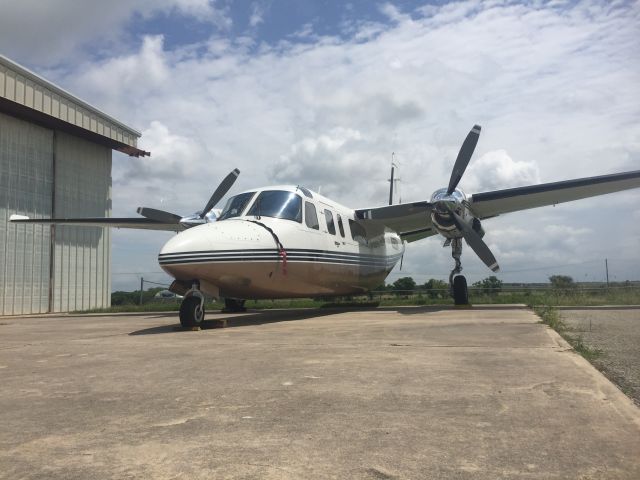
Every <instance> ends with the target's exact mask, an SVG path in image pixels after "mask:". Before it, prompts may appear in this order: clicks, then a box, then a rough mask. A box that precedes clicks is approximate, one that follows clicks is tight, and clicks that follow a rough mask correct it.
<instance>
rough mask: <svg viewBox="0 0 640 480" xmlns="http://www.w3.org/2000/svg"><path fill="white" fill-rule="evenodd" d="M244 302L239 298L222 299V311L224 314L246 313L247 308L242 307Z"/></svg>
mask: <svg viewBox="0 0 640 480" xmlns="http://www.w3.org/2000/svg"><path fill="white" fill-rule="evenodd" d="M244 302H245V300H241V299H239V298H225V299H224V308H223V309H222V311H223V312H224V313H240V312H246V311H247V308H246V307H245V306H244Z"/></svg>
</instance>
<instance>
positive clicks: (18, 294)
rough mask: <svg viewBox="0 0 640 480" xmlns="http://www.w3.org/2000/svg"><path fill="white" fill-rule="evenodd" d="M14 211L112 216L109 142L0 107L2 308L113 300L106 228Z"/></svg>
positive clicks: (55, 308) (77, 306) (74, 306)
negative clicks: (26, 220)
mask: <svg viewBox="0 0 640 480" xmlns="http://www.w3.org/2000/svg"><path fill="white" fill-rule="evenodd" d="M54 179H55V181H54ZM14 213H18V214H21V215H28V216H30V217H32V218H47V217H104V216H110V214H111V149H110V148H108V147H105V146H102V145H97V144H95V143H92V142H89V141H87V140H84V139H82V138H79V137H75V136H72V135H69V134H67V133H64V132H60V131H56V130H50V129H46V128H42V127H39V126H37V125H34V124H32V123H30V122H27V121H24V120H20V119H16V118H13V117H11V116H8V115H4V114H2V113H0V260H1V265H2V267H0V313H1V314H3V315H20V314H26V313H45V312H50V311H51V312H64V311H73V310H86V309H90V308H99V307H107V306H109V305H110V304H111V276H110V251H111V235H110V231H109V229H103V228H99V227H70V226H61V225H58V226H56V227H50V226H48V225H33V224H31V225H17V224H13V223H9V222H8V220H9V217H10V216H11V215H12V214H14ZM52 231H53V232H54V239H55V241H54V242H53V243H52V242H51V232H52ZM52 252H53V257H52V256H51V254H52ZM52 268H53V270H52ZM52 273H53V274H52Z"/></svg>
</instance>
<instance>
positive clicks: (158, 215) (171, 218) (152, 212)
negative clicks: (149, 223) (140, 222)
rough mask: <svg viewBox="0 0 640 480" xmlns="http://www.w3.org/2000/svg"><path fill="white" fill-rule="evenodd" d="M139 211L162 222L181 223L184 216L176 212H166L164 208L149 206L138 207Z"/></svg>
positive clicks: (144, 215)
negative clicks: (158, 208)
mask: <svg viewBox="0 0 640 480" xmlns="http://www.w3.org/2000/svg"><path fill="white" fill-rule="evenodd" d="M137 212H138V213H139V214H140V215H142V216H143V217H147V218H150V219H151V220H157V221H158V222H162V223H180V219H182V217H181V216H180V215H176V214H175V213H171V212H165V211H164V210H156V209H155V208H149V207H138V210H137Z"/></svg>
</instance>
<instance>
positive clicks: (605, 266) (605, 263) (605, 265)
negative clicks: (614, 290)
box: [604, 258, 609, 289]
mask: <svg viewBox="0 0 640 480" xmlns="http://www.w3.org/2000/svg"><path fill="white" fill-rule="evenodd" d="M604 270H605V272H607V289H608V288H609V260H608V259H606V258H605V259H604Z"/></svg>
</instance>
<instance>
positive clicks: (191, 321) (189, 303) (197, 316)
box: [180, 282, 204, 328]
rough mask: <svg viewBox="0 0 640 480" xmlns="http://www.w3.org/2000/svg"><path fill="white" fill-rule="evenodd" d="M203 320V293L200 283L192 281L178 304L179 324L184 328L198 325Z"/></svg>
mask: <svg viewBox="0 0 640 480" xmlns="http://www.w3.org/2000/svg"><path fill="white" fill-rule="evenodd" d="M203 320H204V295H202V292H201V291H200V285H199V284H198V283H196V282H194V283H193V285H192V287H191V289H189V290H188V291H187V293H185V294H184V299H183V300H182V303H181V304H180V325H182V326H183V327H184V328H193V327H199V326H200V325H201V324H202V322H203Z"/></svg>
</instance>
